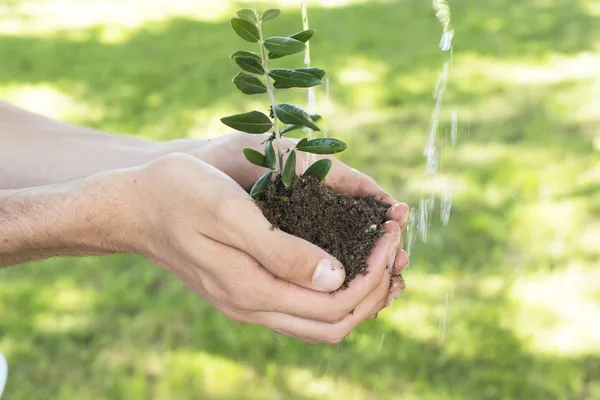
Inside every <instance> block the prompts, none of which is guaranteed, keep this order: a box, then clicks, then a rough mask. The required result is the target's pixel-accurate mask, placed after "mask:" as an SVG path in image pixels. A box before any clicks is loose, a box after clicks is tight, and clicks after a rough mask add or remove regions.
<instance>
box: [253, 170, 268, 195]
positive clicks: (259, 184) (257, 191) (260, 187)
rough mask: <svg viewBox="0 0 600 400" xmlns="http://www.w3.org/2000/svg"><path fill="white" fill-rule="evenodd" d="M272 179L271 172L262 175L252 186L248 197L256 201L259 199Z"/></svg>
mask: <svg viewBox="0 0 600 400" xmlns="http://www.w3.org/2000/svg"><path fill="white" fill-rule="evenodd" d="M272 177H273V171H269V172H267V173H266V174H264V175H263V176H262V177H261V178H260V179H259V180H258V181H256V183H255V184H254V186H252V190H250V196H251V197H252V198H253V199H254V200H256V199H259V198H261V197H262V196H263V195H264V194H265V193H267V188H268V187H269V183H270V182H271V178H272Z"/></svg>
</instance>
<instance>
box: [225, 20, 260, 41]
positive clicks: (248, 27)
mask: <svg viewBox="0 0 600 400" xmlns="http://www.w3.org/2000/svg"><path fill="white" fill-rule="evenodd" d="M231 27H232V28H233V30H234V31H235V33H237V34H238V36H239V37H241V38H242V39H244V40H247V41H248V42H251V43H256V42H258V40H259V39H260V33H259V32H258V28H257V27H256V26H255V25H254V24H253V23H252V22H250V21H247V20H245V19H241V18H232V19H231Z"/></svg>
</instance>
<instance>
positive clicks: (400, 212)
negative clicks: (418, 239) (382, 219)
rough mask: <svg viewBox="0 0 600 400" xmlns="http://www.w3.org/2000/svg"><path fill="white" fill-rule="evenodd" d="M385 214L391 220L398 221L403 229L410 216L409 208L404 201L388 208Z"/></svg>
mask: <svg viewBox="0 0 600 400" xmlns="http://www.w3.org/2000/svg"><path fill="white" fill-rule="evenodd" d="M386 216H387V218H388V219H390V220H392V221H398V223H399V224H400V227H401V228H402V230H404V229H405V228H406V223H407V222H408V217H409V216H410V208H409V207H408V205H407V204H406V203H397V204H394V205H393V206H391V207H390V208H389V210H388V211H387V214H386Z"/></svg>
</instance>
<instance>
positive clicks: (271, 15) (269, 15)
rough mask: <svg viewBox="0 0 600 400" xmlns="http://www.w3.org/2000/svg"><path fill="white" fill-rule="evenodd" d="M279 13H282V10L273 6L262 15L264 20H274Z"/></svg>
mask: <svg viewBox="0 0 600 400" xmlns="http://www.w3.org/2000/svg"><path fill="white" fill-rule="evenodd" d="M279 14H281V11H280V10H277V9H275V8H271V9H270V10H267V11H265V13H264V14H263V16H262V20H263V22H267V21H272V20H274V19H275V18H277V17H279Z"/></svg>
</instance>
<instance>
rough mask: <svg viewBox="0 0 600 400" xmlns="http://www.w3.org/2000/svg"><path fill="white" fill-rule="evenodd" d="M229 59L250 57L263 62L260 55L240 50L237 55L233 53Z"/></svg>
mask: <svg viewBox="0 0 600 400" xmlns="http://www.w3.org/2000/svg"><path fill="white" fill-rule="evenodd" d="M229 57H231V58H236V57H250V58H254V59H255V60H256V61H258V62H262V58H261V57H260V56H259V55H258V54H256V53H253V52H251V51H246V50H238V51H236V52H235V53H233V54H232V55H230V56H229Z"/></svg>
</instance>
